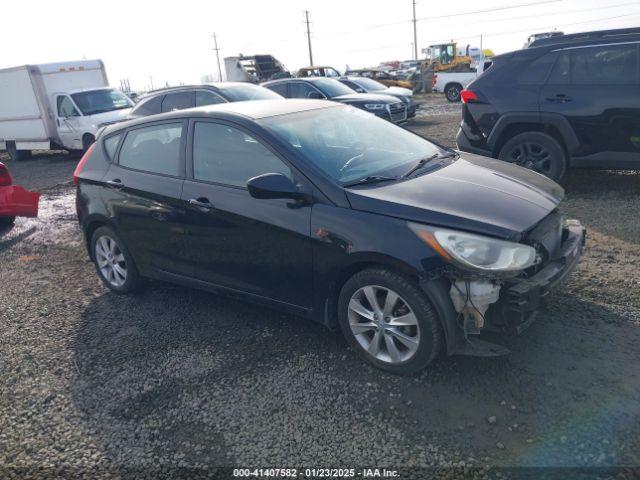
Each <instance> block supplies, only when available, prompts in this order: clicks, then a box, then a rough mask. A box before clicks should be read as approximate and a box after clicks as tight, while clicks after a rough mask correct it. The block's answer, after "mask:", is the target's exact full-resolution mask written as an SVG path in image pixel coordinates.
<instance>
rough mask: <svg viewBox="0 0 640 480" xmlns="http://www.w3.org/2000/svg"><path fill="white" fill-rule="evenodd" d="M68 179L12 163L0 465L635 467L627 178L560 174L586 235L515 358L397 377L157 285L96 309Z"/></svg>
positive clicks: (434, 115) (45, 163)
mask: <svg viewBox="0 0 640 480" xmlns="http://www.w3.org/2000/svg"><path fill="white" fill-rule="evenodd" d="M423 101H424V102H425V104H424V105H423V106H422V107H421V108H420V111H419V116H418V117H417V118H416V119H414V120H413V121H412V122H411V123H410V124H409V125H408V128H410V129H412V130H414V131H416V132H418V133H420V134H422V135H425V136H427V137H430V138H433V139H434V140H436V141H438V142H440V143H443V144H446V145H450V146H453V142H454V136H455V132H456V130H457V126H458V124H459V118H460V117H459V106H458V105H451V104H447V103H446V102H444V101H443V99H442V98H441V97H438V96H426V97H425V98H424V99H423ZM421 114H423V115H421ZM0 160H1V158H0ZM76 162H77V158H75V159H70V158H69V157H68V156H65V155H64V154H61V153H58V154H42V155H37V156H36V157H34V159H33V160H29V161H25V162H22V163H20V164H15V163H10V164H9V168H10V169H11V171H12V173H13V174H14V177H15V180H16V183H19V184H22V185H23V186H25V187H28V188H36V189H41V191H42V192H43V198H42V200H41V210H40V217H39V218H38V219H18V220H17V221H16V225H15V227H14V228H13V229H11V230H5V231H3V232H0V278H1V285H0V286H1V288H0V308H1V309H0V332H1V336H0V465H3V466H5V467H9V468H15V469H16V471H19V472H30V473H31V472H37V471H40V472H41V474H42V475H46V474H48V473H52V472H56V471H60V472H65V471H66V472H72V473H81V472H87V471H89V470H90V469H91V472H92V474H93V475H95V476H96V477H100V476H103V477H109V476H114V475H117V474H118V472H131V471H133V470H141V469H145V468H150V467H154V468H156V467H159V468H165V469H166V468H173V467H193V468H204V467H205V466H208V467H209V468H212V467H214V466H220V465H233V466H247V467H258V466H275V467H285V466H297V467H299V466H310V467H326V466H350V465H373V466H380V467H382V466H390V467H393V466H396V467H397V466H406V465H424V466H438V467H451V466H463V465H464V466H476V467H482V466H484V465H492V466H530V465H531V466H534V465H544V466H611V465H614V466H620V465H636V466H637V465H639V464H640V403H639V402H638V398H640V362H639V359H640V353H639V348H638V345H640V295H639V294H638V291H639V289H640V275H639V274H638V271H639V269H640V222H638V221H637V212H639V211H640V175H639V174H637V173H633V172H631V173H630V172H606V171H579V172H571V173H569V175H568V176H567V178H566V179H565V181H564V182H563V183H564V186H565V188H566V190H567V199H566V201H565V202H564V203H563V206H562V209H563V210H564V212H565V213H566V214H567V216H569V217H575V218H578V219H580V220H581V221H582V222H583V223H584V224H585V225H586V227H587V228H588V240H587V246H586V250H585V255H584V258H583V261H582V263H581V265H580V266H579V268H578V270H577V271H576V272H575V273H574V274H573V276H572V277H571V279H570V281H569V282H568V284H567V285H566V287H565V288H564V289H563V290H561V292H560V293H559V294H557V295H556V296H555V297H554V298H553V299H552V300H551V302H550V305H549V306H548V308H546V309H545V310H543V311H542V312H541V313H540V314H539V318H538V321H537V322H536V323H534V324H533V326H532V327H531V328H530V329H529V330H528V331H526V332H525V333H524V334H523V335H522V336H520V337H517V338H511V339H509V340H508V344H509V346H510V348H511V349H512V350H513V353H512V354H511V355H509V356H506V357H502V358H471V357H449V358H442V359H441V360H439V361H438V362H436V363H435V364H434V365H432V366H430V367H429V368H428V369H427V370H426V371H425V372H423V373H422V374H420V375H418V376H415V377H404V378H403V377H396V376H392V375H389V374H386V373H383V372H381V371H378V370H375V369H373V368H371V367H369V366H367V365H366V364H364V363H363V362H362V361H361V360H359V359H358V357H357V356H356V355H355V353H354V352H352V351H350V350H348V349H347V348H346V345H345V342H344V341H343V340H342V337H341V336H340V335H339V334H337V333H332V332H329V331H327V330H325V329H324V328H323V327H322V326H320V325H316V324H313V323H311V322H307V321H304V320H301V319H299V318H296V317H293V316H290V315H287V314H282V313H280V312H276V311H271V310H267V309H264V308H263V307H258V306H254V305H250V304H246V303H242V302H239V301H235V300H230V299H227V298H224V297H219V296H216V295H213V294H209V293H204V292H200V291H195V290H189V289H186V288H181V287H177V286H172V285H168V284H162V283H158V282H153V283H151V284H150V285H149V287H148V288H147V289H146V290H145V291H143V292H142V293H140V294H138V295H135V296H118V295H115V294H113V293H109V292H108V291H107V289H106V288H105V287H103V286H102V284H101V283H100V282H99V280H98V277H97V275H96V274H95V271H94V269H93V266H92V264H91V263H90V262H89V260H88V258H87V255H86V251H85V248H84V245H83V242H82V238H81V234H80V231H79V229H78V226H77V221H76V218H75V206H74V192H73V188H72V186H71V185H70V184H69V182H68V180H69V178H70V177H71V173H72V171H73V169H74V167H75V163H76ZM450 473H451V474H454V473H462V471H461V470H450ZM0 476H3V474H2V473H1V472H0Z"/></svg>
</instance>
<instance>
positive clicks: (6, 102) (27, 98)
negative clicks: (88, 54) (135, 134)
mask: <svg viewBox="0 0 640 480" xmlns="http://www.w3.org/2000/svg"><path fill="white" fill-rule="evenodd" d="M132 106H133V102H132V101H131V100H130V99H129V98H128V97H127V96H126V95H125V94H124V93H122V92H121V91H119V90H117V89H115V88H110V87H109V82H108V81H107V74H106V72H105V69H104V64H103V63H102V61H101V60H81V61H76V62H63V63H47V64H41V65H24V66H21V67H14V68H6V69H3V70H0V150H7V152H8V153H9V155H10V157H11V159H12V160H21V159H23V158H26V157H28V156H30V155H31V151H32V150H49V149H56V148H63V149H66V150H84V149H86V148H87V147H88V146H89V145H90V144H91V143H92V142H93V140H94V139H95V134H96V132H97V130H98V129H99V128H100V127H102V126H104V125H108V124H110V123H115V122H118V121H121V120H123V119H124V118H125V117H126V116H127V114H128V113H129V110H130V109H131V107H132Z"/></svg>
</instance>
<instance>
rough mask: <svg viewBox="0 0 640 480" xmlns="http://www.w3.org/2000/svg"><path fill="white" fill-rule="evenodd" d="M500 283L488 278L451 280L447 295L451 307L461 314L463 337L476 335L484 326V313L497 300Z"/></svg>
mask: <svg viewBox="0 0 640 480" xmlns="http://www.w3.org/2000/svg"><path fill="white" fill-rule="evenodd" d="M499 295H500V285H497V284H496V283H494V282H492V281H490V280H455V281H453V282H451V289H450V290H449V296H450V297H451V301H452V302H453V307H454V308H455V310H456V312H458V318H460V316H462V328H463V330H464V333H465V337H466V336H467V335H468V334H469V335H478V334H479V333H480V331H481V330H482V329H483V328H484V326H485V313H486V312H487V310H488V309H489V305H491V304H492V303H495V302H497V301H498V297H499Z"/></svg>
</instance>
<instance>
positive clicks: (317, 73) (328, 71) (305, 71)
mask: <svg viewBox="0 0 640 480" xmlns="http://www.w3.org/2000/svg"><path fill="white" fill-rule="evenodd" d="M339 76H340V72H338V71H337V70H336V69H335V68H333V67H302V68H301V69H300V70H298V72H297V73H296V77H299V78H306V77H330V78H338V77H339Z"/></svg>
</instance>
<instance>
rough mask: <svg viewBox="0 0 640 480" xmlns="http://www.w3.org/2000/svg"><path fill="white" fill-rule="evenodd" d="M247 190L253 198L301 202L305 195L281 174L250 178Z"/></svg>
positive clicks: (267, 174)
mask: <svg viewBox="0 0 640 480" xmlns="http://www.w3.org/2000/svg"><path fill="white" fill-rule="evenodd" d="M247 189H248V190H249V194H250V195H251V196H252V197H253V198H261V199H269V198H292V199H294V200H302V199H304V198H305V195H304V194H303V193H302V192H300V191H299V190H298V187H296V186H295V185H294V183H293V182H292V181H291V180H290V179H289V178H288V177H286V176H285V175H283V174H282V173H265V174H264V175H258V176H257V177H253V178H250V179H249V181H248V182H247Z"/></svg>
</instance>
